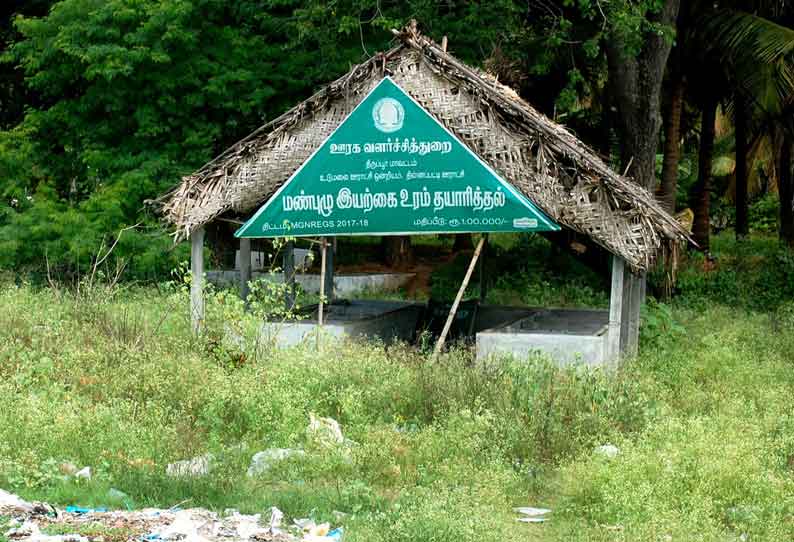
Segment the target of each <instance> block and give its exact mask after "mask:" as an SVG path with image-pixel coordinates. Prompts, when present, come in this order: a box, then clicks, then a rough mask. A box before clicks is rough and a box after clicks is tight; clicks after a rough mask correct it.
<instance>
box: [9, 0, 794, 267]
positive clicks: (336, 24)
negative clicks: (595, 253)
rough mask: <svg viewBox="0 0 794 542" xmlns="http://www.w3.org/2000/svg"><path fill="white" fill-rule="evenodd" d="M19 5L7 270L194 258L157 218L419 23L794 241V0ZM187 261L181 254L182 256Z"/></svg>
mask: <svg viewBox="0 0 794 542" xmlns="http://www.w3.org/2000/svg"><path fill="white" fill-rule="evenodd" d="M0 9H2V12H1V13H0V17H1V20H0V36H1V38H0V39H2V42H3V53H2V63H0V268H13V269H17V270H20V269H25V270H33V271H35V270H42V269H44V268H45V266H46V265H48V264H49V265H50V266H54V267H57V268H58V269H59V270H61V271H65V272H71V273H74V272H78V271H79V270H80V269H85V268H86V267H87V266H88V265H90V262H91V259H92V257H94V255H95V254H96V253H97V249H98V247H99V246H100V245H102V244H103V243H108V242H111V241H112V238H113V237H114V232H118V231H119V230H120V229H121V228H123V227H127V226H131V225H134V224H138V227H137V228H135V229H134V230H130V231H128V232H126V233H125V234H124V236H122V238H121V239H120V241H119V244H118V246H117V249H116V251H117V254H119V255H120V256H123V257H125V258H127V259H128V260H129V263H130V266H129V272H130V274H131V276H134V277H136V278H156V277H160V276H162V275H164V274H166V273H167V272H168V270H170V269H171V268H172V267H173V266H174V264H175V262H176V260H178V259H180V258H181V257H183V252H182V250H181V249H180V248H176V249H174V248H173V247H172V244H171V240H170V238H169V236H168V234H167V232H164V231H163V230H162V228H161V227H160V225H159V224H158V221H157V217H156V216H154V215H153V214H152V211H151V210H149V209H147V207H146V206H145V205H144V201H145V200H146V199H149V198H152V197H155V196H157V195H159V194H160V193H162V192H164V191H165V190H167V189H168V188H170V187H171V186H173V185H174V184H175V183H176V182H178V180H179V178H180V177H181V175H183V174H185V173H188V172H190V171H192V170H193V169H195V168H197V167H198V166H200V165H201V164H202V163H204V162H205V161H207V160H208V159H210V158H211V157H212V156H214V155H215V154H217V153H218V152H220V151H221V150H222V149H224V148H225V147H226V146H228V145H229V144H231V143H233V142H234V141H236V140H238V139H239V138H241V137H242V136H244V135H245V134H247V133H248V132H250V131H251V130H253V129H254V128H255V127H257V126H259V125H261V124H262V123H264V122H266V121H267V120H269V119H271V118H273V117H275V116H277V115H278V114H279V113H281V112H283V111H284V110H285V109H286V108H288V107H290V106H291V105H293V104H294V103H295V102H297V101H298V100H300V99H302V98H304V97H306V96H308V95H309V94H311V93H312V92H313V91H314V90H316V89H317V88H318V86H320V85H322V84H323V83H325V82H327V81H329V80H331V79H333V78H334V77H336V76H338V75H340V74H341V73H344V72H345V71H346V70H347V69H349V66H350V65H351V64H352V63H356V62H360V61H361V60H363V59H364V58H366V57H367V56H368V55H372V54H374V53H375V52H377V51H380V50H384V49H386V48H387V47H388V45H389V40H390V33H389V29H390V28H399V27H401V26H403V25H404V24H405V23H406V21H407V20H408V19H410V18H416V19H418V20H419V21H420V24H421V25H422V29H423V31H424V32H426V33H427V34H429V35H431V36H432V37H434V38H436V39H440V37H441V36H442V35H447V36H448V37H449V41H450V50H451V51H452V52H453V53H454V54H456V55H457V56H459V57H461V58H462V59H463V60H465V61H467V62H470V63H473V64H475V65H480V66H483V67H484V68H485V69H488V70H489V71H491V72H492V73H494V74H496V75H497V76H498V77H499V79H500V80H501V81H503V82H505V83H507V84H509V85H511V86H513V87H515V88H516V89H517V90H518V91H519V92H520V94H521V95H522V96H524V97H525V98H526V99H527V100H528V101H529V102H530V103H532V104H533V105H534V106H535V107H537V108H539V109H540V110H542V111H543V112H544V113H546V114H547V115H549V116H551V117H553V118H555V119H557V120H558V121H560V122H563V123H565V124H566V125H568V126H569V127H570V128H571V129H573V130H574V131H575V132H577V133H578V134H579V136H580V137H582V138H583V139H584V140H585V141H587V142H589V143H591V145H593V146H594V147H595V148H596V149H597V150H599V151H600V152H601V153H602V155H604V156H605V158H607V159H608V160H609V161H610V162H611V163H612V165H613V166H614V167H615V168H618V169H620V170H621V171H623V170H626V171H628V173H629V174H630V175H632V176H633V177H634V178H635V180H636V181H637V182H638V184H640V185H642V186H643V187H645V188H647V189H649V190H652V191H655V192H656V193H657V195H658V197H659V199H660V200H661V201H662V202H663V203H664V205H665V206H666V208H667V209H668V210H670V211H671V212H672V211H677V210H680V209H683V208H687V207H689V208H691V209H692V211H693V213H694V234H695V237H696V239H697V241H698V242H699V244H700V246H701V247H702V249H703V250H706V251H707V250H708V247H709V244H708V239H709V235H710V233H711V232H712V231H713V230H714V229H715V228H725V227H734V228H735V229H736V232H737V235H740V236H742V235H746V234H747V233H748V232H749V231H750V229H751V228H755V229H759V230H766V231H769V232H772V231H774V230H777V233H778V234H779V235H780V237H781V238H782V239H783V240H785V241H786V242H788V243H790V244H794V212H792V200H793V199H794V189H793V188H792V163H791V153H792V144H794V125H793V124H794V122H793V121H792V119H793V118H794V116H793V115H792V112H794V100H793V99H792V96H794V90H793V89H794V68H792V51H793V50H794V30H792V25H794V13H792V12H793V11H794V10H793V9H792V6H791V5H790V2H788V0H775V1H773V0H768V1H767V0H746V1H739V0H735V1H732V0H719V1H717V2H714V1H713V0H710V1H705V0H704V1H701V0H693V1H691V2H680V0H613V1H610V2H604V1H603V0H578V1H577V2H572V1H568V0H556V1H553V0H529V1H517V0H491V1H488V2H472V1H457V2H443V3H441V2H436V1H432V0H410V1H407V2H403V1H397V0H343V1H340V2H328V1H327V0H326V1H323V0H306V1H299V0H236V1H227V0H60V1H52V0H28V1H23V0H16V1H14V2H10V3H7V4H5V5H4V7H3V8H0ZM164 255H166V256H164Z"/></svg>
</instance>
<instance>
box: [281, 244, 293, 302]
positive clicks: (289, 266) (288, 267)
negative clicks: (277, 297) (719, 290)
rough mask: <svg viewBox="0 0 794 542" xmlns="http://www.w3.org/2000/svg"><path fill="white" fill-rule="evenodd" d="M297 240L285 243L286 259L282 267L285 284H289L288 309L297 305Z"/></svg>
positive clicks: (285, 295) (286, 293) (286, 300)
mask: <svg viewBox="0 0 794 542" xmlns="http://www.w3.org/2000/svg"><path fill="white" fill-rule="evenodd" d="M294 248H295V241H287V242H286V243H284V261H283V264H282V268H283V271H284V284H286V285H287V287H286V291H285V292H284V305H285V306H286V309H287V310H288V311H291V310H292V309H293V307H295V251H294Z"/></svg>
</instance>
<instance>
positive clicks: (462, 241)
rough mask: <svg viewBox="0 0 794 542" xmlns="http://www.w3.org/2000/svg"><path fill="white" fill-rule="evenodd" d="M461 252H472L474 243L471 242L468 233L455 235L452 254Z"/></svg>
mask: <svg viewBox="0 0 794 542" xmlns="http://www.w3.org/2000/svg"><path fill="white" fill-rule="evenodd" d="M462 250H474V243H473V242H472V240H471V234H470V233H456V234H455V244H454V245H452V252H460V251H462Z"/></svg>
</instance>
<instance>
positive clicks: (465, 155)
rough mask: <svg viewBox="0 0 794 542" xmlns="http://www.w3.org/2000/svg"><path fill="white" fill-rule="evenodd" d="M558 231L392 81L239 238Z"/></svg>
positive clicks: (382, 86)
mask: <svg viewBox="0 0 794 542" xmlns="http://www.w3.org/2000/svg"><path fill="white" fill-rule="evenodd" d="M558 229H559V226H557V225H556V224H555V223H554V222H552V221H551V220H550V219H549V218H548V217H546V215H544V214H543V213H542V212H541V211H540V209H538V208H537V207H536V206H535V205H534V204H533V203H532V202H530V201H529V200H528V199H527V198H526V197H525V196H524V195H523V194H521V193H520V192H518V191H517V190H516V189H515V188H514V187H513V186H512V185H510V184H509V183H507V182H506V181H505V180H504V179H502V178H501V177H500V176H499V175H498V174H497V173H496V172H495V171H494V170H493V169H491V168H490V167H489V166H488V165H487V164H486V163H484V162H483V161H482V160H480V159H479V157H478V156H477V155H476V154H474V153H473V152H472V151H471V150H470V149H469V148H468V147H466V146H465V145H464V144H463V143H461V141H460V140H459V139H458V138H457V137H455V135H453V134H452V133H451V132H450V131H449V130H447V129H446V128H445V127H444V126H443V125H442V124H441V123H439V122H438V121H437V120H436V119H435V118H434V117H432V116H431V115H430V114H429V113H428V112H427V111H425V110H424V109H423V108H422V106H420V105H419V104H418V103H417V102H416V101H415V100H414V99H413V98H411V96H409V95H408V94H407V93H406V92H405V91H404V90H402V89H401V88H400V87H399V86H398V85H397V84H396V83H395V82H394V81H392V80H391V78H389V77H386V78H384V79H383V80H381V82H380V83H378V85H377V86H376V87H375V88H374V89H373V90H372V91H371V92H370V93H369V94H368V95H367V96H366V97H365V98H364V99H363V100H362V101H361V103H360V104H359V105H358V106H356V108H355V109H354V110H353V111H352V112H351V113H350V115H349V116H348V117H347V118H346V119H345V120H344V121H342V123H341V124H340V125H339V126H338V127H337V129H336V130H335V131H334V132H333V133H332V134H331V135H330V136H329V137H328V139H326V140H325V141H324V142H323V144H322V145H320V147H319V148H318V149H317V150H316V151H315V152H314V154H312V155H311V156H310V157H309V159H308V160H306V162H304V163H303V165H302V166H301V167H299V168H298V169H297V171H295V173H294V174H293V175H292V176H291V177H290V178H289V179H288V180H287V181H286V182H285V183H284V184H283V185H282V186H281V188H280V189H279V190H278V191H277V192H276V193H275V194H274V195H273V197H271V198H270V199H269V200H268V202H267V203H266V204H265V205H263V206H262V207H261V208H260V209H259V210H258V211H257V212H256V214H255V215H254V216H253V217H251V219H250V220H248V222H246V223H245V224H244V225H243V226H242V227H240V229H239V230H238V231H237V233H236V234H235V235H236V236H237V237H284V236H294V237H301V236H320V235H405V234H409V235H410V234H428V233H473V232H516V231H552V230H558Z"/></svg>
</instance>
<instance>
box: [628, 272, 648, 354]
mask: <svg viewBox="0 0 794 542" xmlns="http://www.w3.org/2000/svg"><path fill="white" fill-rule="evenodd" d="M631 278H632V282H633V284H632V287H631V303H630V304H629V328H628V337H627V342H626V355H627V356H636V355H637V352H639V344H640V310H641V308H642V305H643V304H644V303H645V288H646V282H645V273H642V274H640V275H632V277H631Z"/></svg>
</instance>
